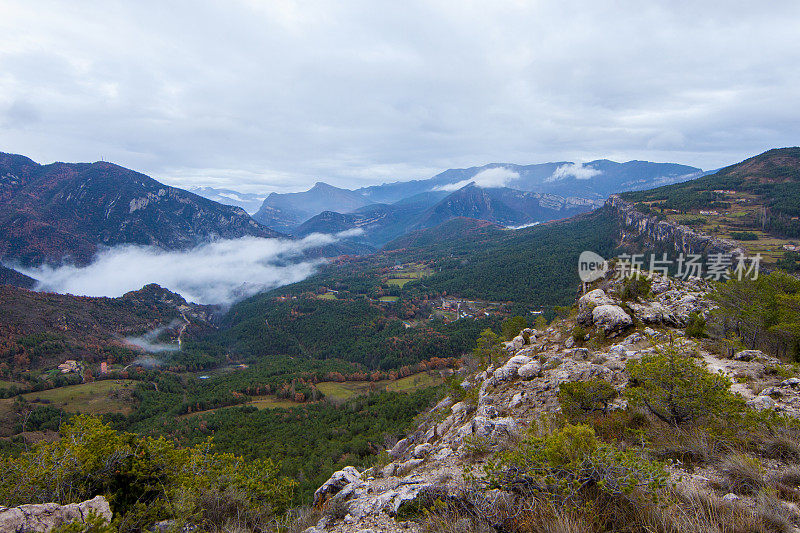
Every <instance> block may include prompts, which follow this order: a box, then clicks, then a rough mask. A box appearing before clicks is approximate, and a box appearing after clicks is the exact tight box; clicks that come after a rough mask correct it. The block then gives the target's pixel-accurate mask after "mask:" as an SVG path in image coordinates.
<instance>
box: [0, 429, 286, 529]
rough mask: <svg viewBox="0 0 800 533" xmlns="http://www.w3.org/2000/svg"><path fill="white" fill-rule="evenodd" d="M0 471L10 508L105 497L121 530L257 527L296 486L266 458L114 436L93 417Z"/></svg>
mask: <svg viewBox="0 0 800 533" xmlns="http://www.w3.org/2000/svg"><path fill="white" fill-rule="evenodd" d="M0 471H2V472H3V475H2V477H0V501H3V502H4V503H5V504H7V505H8V504H12V505H19V504H22V503H45V502H57V503H61V504H65V503H71V502H78V501H83V500H86V499H89V498H92V497H94V496H96V495H97V494H105V495H106V496H107V497H108V498H109V502H110V503H111V506H112V508H113V509H114V513H115V520H114V523H115V525H116V526H118V527H119V529H120V531H132V530H138V529H141V528H143V527H144V526H147V525H149V524H151V523H153V522H156V521H158V520H164V519H177V520H179V521H190V522H191V523H193V524H196V525H204V524H220V523H223V522H224V521H225V519H226V518H227V517H237V519H239V520H244V521H245V523H248V524H256V523H260V522H261V521H263V520H264V519H265V518H268V517H269V516H271V515H274V514H278V513H281V512H283V511H284V510H285V509H286V508H287V506H288V504H289V502H290V501H291V498H292V492H293V490H294V487H295V482H293V481H291V480H289V479H286V478H282V477H280V476H279V475H278V469H277V467H276V466H275V465H274V464H273V463H272V462H271V461H269V460H266V461H264V460H255V461H250V462H246V461H244V460H243V459H241V458H240V457H236V456H234V455H231V454H218V453H213V451H212V445H211V443H210V442H206V443H204V444H201V445H198V446H196V447H194V448H183V449H182V448H178V447H177V446H176V445H175V444H174V443H173V442H172V441H168V440H166V439H164V438H151V437H139V436H137V435H134V434H132V433H122V432H117V431H114V430H113V429H111V428H110V427H109V426H108V425H105V424H103V423H102V422H101V421H100V420H99V419H98V418H96V417H91V416H78V417H75V418H74V419H73V420H72V421H71V422H70V423H69V424H67V425H65V426H63V427H62V428H61V438H60V439H59V440H57V441H55V442H49V443H40V444H38V445H36V446H35V447H34V448H32V449H30V450H28V451H25V452H23V453H22V454H21V455H19V456H18V457H4V458H0Z"/></svg>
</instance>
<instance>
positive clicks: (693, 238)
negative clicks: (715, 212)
mask: <svg viewBox="0 0 800 533" xmlns="http://www.w3.org/2000/svg"><path fill="white" fill-rule="evenodd" d="M606 207H608V208H610V209H611V211H612V213H614V215H615V216H616V217H617V218H618V219H619V221H620V223H621V225H622V235H621V238H622V241H623V242H625V241H629V240H631V239H632V238H635V237H644V239H645V241H646V242H647V244H651V245H652V244H662V245H667V246H670V247H671V248H673V249H674V250H675V252H676V253H685V254H718V253H721V254H729V255H731V256H732V257H739V256H743V255H745V251H744V249H743V248H741V247H739V246H737V245H736V243H734V242H733V241H729V240H727V239H720V238H717V237H711V236H709V235H706V234H704V233H699V232H696V231H694V230H693V229H691V228H690V227H688V226H683V225H681V224H676V223H675V222H671V221H667V220H659V219H658V218H657V217H655V216H651V215H646V214H644V213H642V212H640V211H637V210H636V208H635V207H634V206H633V204H631V203H628V202H626V201H625V200H623V199H622V198H620V197H619V196H617V195H612V196H610V197H609V198H608V200H607V201H606Z"/></svg>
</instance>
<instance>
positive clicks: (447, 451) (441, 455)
mask: <svg viewBox="0 0 800 533" xmlns="http://www.w3.org/2000/svg"><path fill="white" fill-rule="evenodd" d="M451 455H453V449H452V448H442V449H441V450H439V451H437V452H436V453H435V454H433V458H434V459H435V460H436V461H444V460H445V459H447V458H448V457H450V456H451Z"/></svg>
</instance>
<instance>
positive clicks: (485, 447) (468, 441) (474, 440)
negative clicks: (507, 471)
mask: <svg viewBox="0 0 800 533" xmlns="http://www.w3.org/2000/svg"><path fill="white" fill-rule="evenodd" d="M491 451H492V442H491V440H489V439H488V438H486V437H480V436H478V435H470V436H467V437H464V444H463V445H462V455H463V456H465V457H468V458H473V459H474V458H480V457H483V456H485V455H487V454H488V453H489V452H491Z"/></svg>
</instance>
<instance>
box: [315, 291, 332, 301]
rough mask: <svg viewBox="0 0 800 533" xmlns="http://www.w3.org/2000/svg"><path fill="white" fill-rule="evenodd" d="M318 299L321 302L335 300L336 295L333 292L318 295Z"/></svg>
mask: <svg viewBox="0 0 800 533" xmlns="http://www.w3.org/2000/svg"><path fill="white" fill-rule="evenodd" d="M317 299H319V300H335V299H336V295H335V294H334V293H332V292H326V293H325V294H318V295H317Z"/></svg>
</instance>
